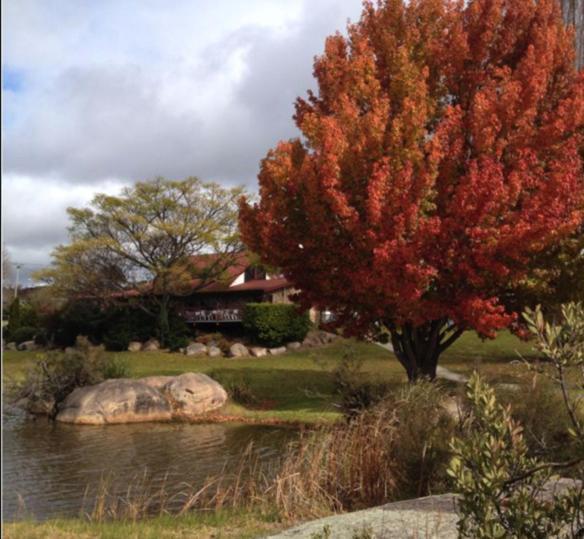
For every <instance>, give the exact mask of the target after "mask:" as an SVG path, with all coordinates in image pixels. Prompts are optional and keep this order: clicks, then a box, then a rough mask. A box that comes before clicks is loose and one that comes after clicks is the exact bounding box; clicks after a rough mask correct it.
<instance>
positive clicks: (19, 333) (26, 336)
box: [9, 326, 38, 344]
mask: <svg viewBox="0 0 584 539" xmlns="http://www.w3.org/2000/svg"><path fill="white" fill-rule="evenodd" d="M37 332H38V329H37V328H34V327H30V326H21V327H19V328H16V329H15V330H12V331H10V333H9V335H10V339H11V340H13V341H14V342H15V343H16V344H20V343H23V342H25V341H31V340H33V339H34V338H35V335H36V334H37Z"/></svg>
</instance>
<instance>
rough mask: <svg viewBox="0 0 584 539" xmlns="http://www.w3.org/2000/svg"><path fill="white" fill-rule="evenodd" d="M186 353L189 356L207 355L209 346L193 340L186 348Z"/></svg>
mask: <svg viewBox="0 0 584 539" xmlns="http://www.w3.org/2000/svg"><path fill="white" fill-rule="evenodd" d="M185 355H187V356H206V355H207V347H206V346H205V345H204V344H201V343H198V342H192V343H191V344H189V345H188V346H187V347H186V348H185Z"/></svg>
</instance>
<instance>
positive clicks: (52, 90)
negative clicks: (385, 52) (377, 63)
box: [2, 0, 361, 273]
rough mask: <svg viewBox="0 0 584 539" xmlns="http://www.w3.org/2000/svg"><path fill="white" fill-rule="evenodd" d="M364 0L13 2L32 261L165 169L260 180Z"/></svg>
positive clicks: (12, 181) (5, 41)
mask: <svg viewBox="0 0 584 539" xmlns="http://www.w3.org/2000/svg"><path fill="white" fill-rule="evenodd" d="M360 11H361V0H246V1H244V0H215V1H213V0H189V1H186V0H185V1H181V0H173V1H172V2H168V1H166V0H136V1H133V0H99V1H91V2H90V1H69V0H38V1H34V0H5V1H3V2H2V195H3V197H2V219H3V241H4V244H5V246H6V249H7V251H8V253H9V255H10V257H11V259H12V260H13V261H14V262H19V263H23V264H26V265H27V266H26V268H25V270H26V272H25V273H28V271H30V270H31V269H37V268H38V267H39V265H44V264H47V263H48V262H49V260H50V256H49V255H50V252H51V250H52V248H53V247H54V246H55V245H57V244H59V243H63V242H66V241H67V231H66V227H67V215H66V211H65V210H66V208H67V207H68V206H80V205H84V204H86V203H87V202H88V201H89V200H90V199H91V198H92V196H93V194H94V193H96V192H111V193H115V192H117V191H118V190H119V189H120V188H121V186H123V185H125V184H128V183H131V182H134V181H136V180H144V179H150V178H154V177H156V176H165V177H168V178H175V179H180V178H184V177H187V176H199V177H200V178H202V179H205V180H213V181H218V182H221V183H223V184H225V185H235V184H244V185H246V186H247V187H248V188H249V189H250V190H255V189H256V175H257V172H258V163H259V160H260V159H261V158H262V157H263V156H264V155H265V153H266V152H267V150H268V149H269V148H270V147H272V146H274V144H275V143H276V142H277V141H278V140H280V139H285V138H289V137H291V136H295V135H296V134H297V132H296V130H295V126H294V125H293V122H292V119H291V116H292V113H293V106H292V105H293V102H294V99H295V98H296V96H298V95H304V94H305V92H306V90H307V89H308V88H311V87H313V86H314V85H313V79H312V61H313V57H314V55H316V54H320V53H321V52H322V50H323V45H324V39H325V37H326V36H327V35H329V34H331V33H334V32H335V31H336V30H344V28H345V26H346V22H347V19H349V18H350V19H352V20H356V19H357V18H358V17H359V13H360Z"/></svg>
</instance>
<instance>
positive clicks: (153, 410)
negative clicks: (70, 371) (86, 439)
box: [56, 378, 172, 425]
mask: <svg viewBox="0 0 584 539" xmlns="http://www.w3.org/2000/svg"><path fill="white" fill-rule="evenodd" d="M56 419H57V421H61V422H63V423H78V424H82V425H103V424H105V423H138V422H142V421H168V420H170V419H172V407H171V406H170V403H169V402H168V400H167V399H166V398H165V397H164V395H163V394H162V393H161V392H160V391H158V390H157V389H155V388H153V387H151V386H150V385H148V384H146V383H144V382H143V381H142V380H130V379H126V378H119V379H112V380H106V381H105V382H102V383H101V384H97V385H94V386H85V387H79V388H77V389H75V390H74V391H73V392H72V393H71V394H70V395H69V396H68V397H67V398H66V399H65V401H64V402H63V403H62V404H61V405H60V409H59V413H58V414H57V418H56Z"/></svg>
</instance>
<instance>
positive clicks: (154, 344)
mask: <svg viewBox="0 0 584 539" xmlns="http://www.w3.org/2000/svg"><path fill="white" fill-rule="evenodd" d="M158 350H160V342H158V341H157V340H156V339H149V340H147V341H146V342H145V343H144V344H143V345H142V352H158Z"/></svg>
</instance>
